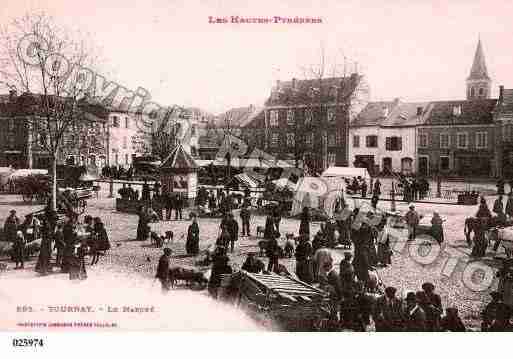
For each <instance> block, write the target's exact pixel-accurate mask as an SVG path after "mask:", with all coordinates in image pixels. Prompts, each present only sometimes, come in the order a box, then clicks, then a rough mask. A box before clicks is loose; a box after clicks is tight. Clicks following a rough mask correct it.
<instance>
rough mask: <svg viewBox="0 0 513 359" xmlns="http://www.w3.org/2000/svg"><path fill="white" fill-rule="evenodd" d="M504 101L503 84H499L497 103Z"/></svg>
mask: <svg viewBox="0 0 513 359" xmlns="http://www.w3.org/2000/svg"><path fill="white" fill-rule="evenodd" d="M503 101H504V86H502V85H500V86H499V104H502V102H503Z"/></svg>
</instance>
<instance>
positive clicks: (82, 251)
mask: <svg viewBox="0 0 513 359" xmlns="http://www.w3.org/2000/svg"><path fill="white" fill-rule="evenodd" d="M86 255H87V243H86V241H85V240H84V241H82V243H81V244H80V246H78V248H77V252H76V254H74V255H73V256H72V258H71V265H70V269H69V279H70V280H85V279H87V271H86V267H85V257H86Z"/></svg>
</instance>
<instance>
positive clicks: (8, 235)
mask: <svg viewBox="0 0 513 359" xmlns="http://www.w3.org/2000/svg"><path fill="white" fill-rule="evenodd" d="M19 225H20V219H19V218H18V217H17V216H16V211H15V210H14V209H11V211H10V212H9V217H7V219H6V220H5V224H4V236H5V240H6V241H8V242H14V240H15V239H16V232H17V231H18V227H19Z"/></svg>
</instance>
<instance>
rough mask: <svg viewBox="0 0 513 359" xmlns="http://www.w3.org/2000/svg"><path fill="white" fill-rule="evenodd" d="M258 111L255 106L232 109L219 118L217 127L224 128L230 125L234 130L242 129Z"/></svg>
mask: <svg viewBox="0 0 513 359" xmlns="http://www.w3.org/2000/svg"><path fill="white" fill-rule="evenodd" d="M259 109H260V108H259ZM256 111H257V108H256V107H255V106H253V105H251V106H247V107H237V108H232V109H230V110H228V111H226V112H225V113H223V114H221V115H219V116H218V117H217V121H216V127H220V128H224V127H227V126H228V124H229V126H230V127H232V128H237V127H242V126H243V125H244V124H246V123H247V122H248V121H249V120H250V119H251V118H252V116H254V115H255V112H256Z"/></svg>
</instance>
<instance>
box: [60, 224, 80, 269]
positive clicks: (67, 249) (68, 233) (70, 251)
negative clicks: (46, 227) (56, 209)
mask: <svg viewBox="0 0 513 359" xmlns="http://www.w3.org/2000/svg"><path fill="white" fill-rule="evenodd" d="M75 226H76V217H75V216H73V215H71V216H70V217H69V218H68V220H67V221H66V224H64V227H63V229H62V235H63V237H64V251H63V256H62V265H61V271H62V272H63V273H68V272H69V270H70V268H71V265H72V264H73V257H74V255H75V242H76V239H77V235H76V233H75Z"/></svg>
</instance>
